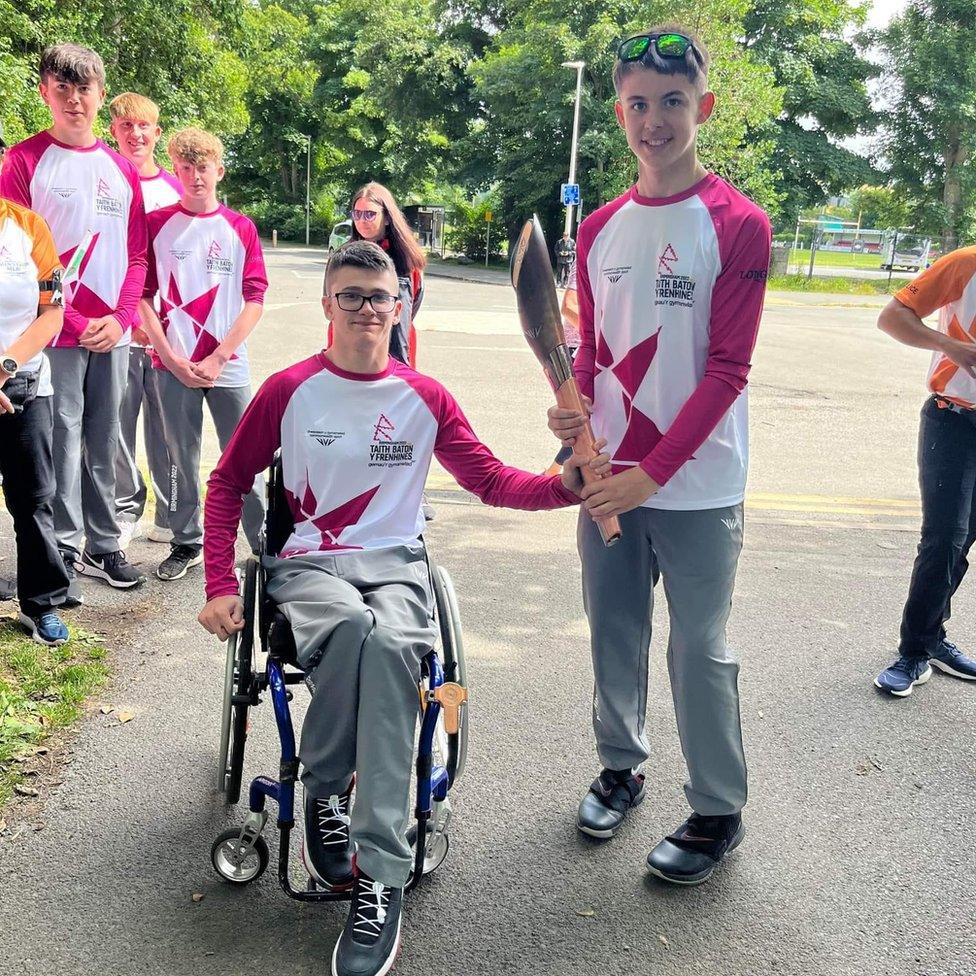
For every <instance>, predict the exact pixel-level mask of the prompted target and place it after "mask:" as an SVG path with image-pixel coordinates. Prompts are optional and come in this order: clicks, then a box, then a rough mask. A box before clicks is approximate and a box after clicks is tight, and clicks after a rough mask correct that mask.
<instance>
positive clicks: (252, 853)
mask: <svg viewBox="0 0 976 976" xmlns="http://www.w3.org/2000/svg"><path fill="white" fill-rule="evenodd" d="M240 835H241V832H240V831H239V830H238V829H237V828H236V827H232V828H231V829H230V830H225V831H224V832H223V833H222V834H221V835H220V836H219V837H218V838H217V839H216V840H215V841H214V842H213V847H211V848H210V862H211V864H213V866H214V870H215V871H216V872H217V874H219V875H220V877H221V879H222V880H223V881H226V882H228V884H235V885H246V884H250V883H251V882H252V881H257V879H258V878H260V877H261V875H262V874H264V871H265V868H267V866H268V861H269V860H270V854H269V851H268V845H267V843H266V842H265V840H264V838H263V837H256V838H255V839H254V844H253V846H251V847H248V846H247V844H246V843H245V842H244V841H242V840H241V836H240Z"/></svg>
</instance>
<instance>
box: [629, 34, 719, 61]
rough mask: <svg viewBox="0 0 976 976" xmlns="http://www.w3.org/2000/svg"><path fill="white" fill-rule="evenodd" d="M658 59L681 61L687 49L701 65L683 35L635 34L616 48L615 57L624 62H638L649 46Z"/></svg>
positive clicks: (691, 45) (695, 52) (698, 57)
mask: <svg viewBox="0 0 976 976" xmlns="http://www.w3.org/2000/svg"><path fill="white" fill-rule="evenodd" d="M652 45H653V46H654V52H655V53H656V54H657V55H658V57H661V58H665V59H670V60H672V61H674V60H682V59H683V58H684V57H685V55H686V54H687V53H688V51H689V49H690V50H691V53H692V54H694V56H695V59H696V60H697V61H698V63H699V64H701V63H702V57H701V54H699V53H698V48H696V47H695V44H694V42H693V41H692V39H691V38H690V37H685V35H684V34H636V35H635V36H634V37H628V38H627V40H626V41H623V42H622V43H621V44H620V46H619V47H618V48H617V57H618V58H619V59H620V60H621V61H624V62H628V61H640V60H641V59H642V58H644V57H645V56H646V55H647V53H648V51H650V49H651V46H652Z"/></svg>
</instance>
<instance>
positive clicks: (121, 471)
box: [108, 92, 182, 549]
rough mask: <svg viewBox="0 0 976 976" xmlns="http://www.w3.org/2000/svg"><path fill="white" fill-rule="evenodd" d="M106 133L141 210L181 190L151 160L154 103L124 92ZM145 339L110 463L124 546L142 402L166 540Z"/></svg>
mask: <svg viewBox="0 0 976 976" xmlns="http://www.w3.org/2000/svg"><path fill="white" fill-rule="evenodd" d="M108 110H109V113H110V115H111V116H112V124H111V129H110V131H111V133H112V137H113V138H114V139H115V141H116V143H117V144H118V147H119V152H120V153H121V154H122V155H123V156H124V157H125V158H126V159H127V160H129V162H130V163H132V165H133V166H134V167H135V168H136V172H137V173H138V174H139V185H140V186H141V187H142V202H143V206H144V208H145V211H146V213H147V214H148V213H152V212H153V211H154V210H159V209H160V208H161V207H168V206H169V205H170V204H173V203H177V202H178V201H179V199H180V196H181V194H182V187H181V186H180V183H179V181H178V180H177V179H176V177H175V176H173V175H172V174H171V173H167V172H166V170H165V169H163V168H162V167H161V166H159V165H158V164H157V163H156V156H155V153H156V145H157V143H158V142H159V139H160V137H161V136H162V133H163V130H162V129H160V127H159V106H157V105H156V103H155V102H154V101H152V99H149V98H146V96H145V95H140V94H138V93H137V92H123V93H122V94H121V95H116V96H115V98H113V99H112V101H111V102H109V106H108ZM148 346H149V338H148V336H147V335H146V333H145V331H144V330H143V328H142V327H141V325H139V324H137V325H135V326H134V327H133V329H132V345H131V346H130V347H129V381H128V384H127V386H126V389H125V395H124V396H123V398H122V409H121V412H120V414H119V424H120V430H119V453H118V455H117V457H116V461H115V515H116V519H117V521H118V523H119V533H120V538H121V545H122V548H123V549H124V548H125V547H126V546H127V545H128V544H129V541H130V540H131V539H133V538H134V537H135V536H136V535H137V534H138V525H139V520H140V519H141V518H142V513H143V512H144V511H145V508H146V499H147V497H148V494H149V492H148V489H147V487H146V483H145V482H144V481H143V478H142V473H141V472H140V471H139V465H138V464H137V463H136V425H137V423H138V420H139V412H140V410H142V408H143V404H145V413H144V414H143V432H144V434H145V439H146V458H147V460H148V462H149V475H150V479H151V481H152V486H153V492H154V494H155V496H156V511H155V524H154V525H153V527H152V529H150V530H149V539H150V540H151V541H153V542H169V541H170V540H171V539H172V538H173V533H172V532H170V529H169V511H168V508H169V502H168V493H167V485H168V484H169V454H168V452H167V450H166V437H165V435H164V431H163V416H162V407H161V405H160V403H159V391H158V389H157V384H156V379H155V376H154V371H153V368H152V358H151V356H150V352H149V350H148Z"/></svg>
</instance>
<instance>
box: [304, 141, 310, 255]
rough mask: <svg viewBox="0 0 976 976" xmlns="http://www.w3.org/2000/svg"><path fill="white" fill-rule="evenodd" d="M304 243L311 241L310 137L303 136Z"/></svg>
mask: <svg viewBox="0 0 976 976" xmlns="http://www.w3.org/2000/svg"><path fill="white" fill-rule="evenodd" d="M303 135H304V133H303ZM305 140H306V143H305V245H306V246H308V244H309V243H311V235H310V233H309V232H310V229H311V201H312V192H311V188H312V137H311V136H309V135H306V136H305Z"/></svg>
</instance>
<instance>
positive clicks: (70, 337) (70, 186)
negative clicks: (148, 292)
mask: <svg viewBox="0 0 976 976" xmlns="http://www.w3.org/2000/svg"><path fill="white" fill-rule="evenodd" d="M0 196H4V197H6V198H7V199H8V200H13V201H14V203H19V204H20V205H21V206H24V207H28V208H30V209H31V210H33V211H35V212H36V213H39V214H40V215H41V216H42V217H43V218H44V219H45V220H46V221H47V223H48V226H49V227H50V228H51V234H52V235H53V237H54V245H55V247H56V248H57V249H58V254H59V255H60V257H61V262H62V264H64V266H65V267H67V266H68V263H69V262H70V260H71V258H72V256H73V255H74V253H75V250H76V249H77V247H78V245H79V244H80V243H81V242H82V240H83V239H84V237H85V236H86V234H88V233H89V232H90V233H91V235H92V243H91V246H90V247H89V249H88V253H87V254H86V255H85V258H84V260H83V261H82V263H81V266H80V268H79V269H78V275H77V278H76V279H75V280H73V281H67V282H66V283H65V290H64V299H65V301H64V327H63V328H62V329H61V332H60V333H59V334H58V335H57V336H55V337H54V339H53V340H52V342H51V345H53V346H58V347H62V346H77V345H78V337H79V336H80V335H81V333H82V332H84V331H85V329H87V328H88V323H89V320H90V319H96V318H102V317H103V316H105V315H114V316H115V318H116V319H117V320H118V322H119V324H120V325H121V326H122V328H123V330H124V331H123V333H122V338H121V339H120V340H119V342H118V345H126V344H128V342H129V339H130V331H129V330H130V328H131V326H132V324H133V322H134V321H135V317H136V307H137V306H138V304H139V299H140V298H141V297H142V289H143V284H144V282H145V278H146V215H145V213H144V211H143V203H142V190H141V189H140V185H139V174H138V173H137V172H136V169H135V167H134V166H133V165H132V164H131V163H130V162H129V161H128V160H127V159H125V158H124V157H123V156H120V155H119V154H118V153H117V152H115V151H114V150H113V149H110V148H109V147H108V146H106V145H105V143H104V142H102V141H100V140H99V141H98V142H96V143H95V144H94V145H93V146H89V147H87V148H85V149H79V148H77V147H75V146H67V145H65V144H64V143H61V142H58V141H57V140H56V139H55V138H54V137H53V136H52V135H51V134H50V133H48V132H39V133H38V134H37V135H36V136H32V137H31V138H30V139H26V140H24V141H23V142H21V143H18V144H17V145H16V146H14V147H13V148H12V149H9V150H8V151H7V155H6V157H5V159H4V163H3V173H2V174H0Z"/></svg>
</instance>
